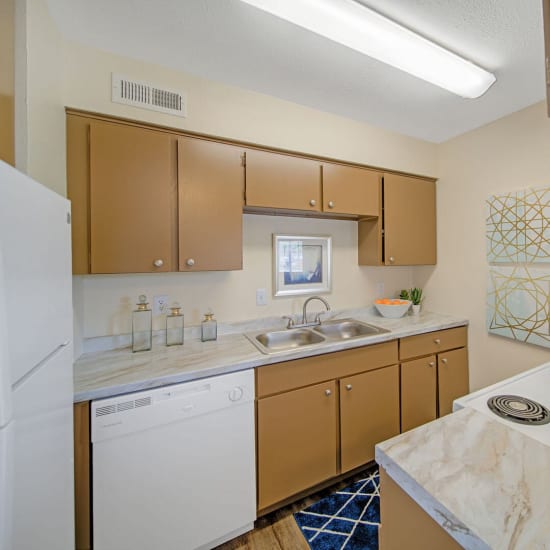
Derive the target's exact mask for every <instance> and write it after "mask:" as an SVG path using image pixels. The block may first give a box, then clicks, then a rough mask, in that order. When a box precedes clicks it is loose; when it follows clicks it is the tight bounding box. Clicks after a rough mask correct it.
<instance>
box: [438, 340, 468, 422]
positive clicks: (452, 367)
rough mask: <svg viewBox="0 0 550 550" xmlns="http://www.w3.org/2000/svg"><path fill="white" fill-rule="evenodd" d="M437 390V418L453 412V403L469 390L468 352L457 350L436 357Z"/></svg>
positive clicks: (463, 349) (464, 349)
mask: <svg viewBox="0 0 550 550" xmlns="http://www.w3.org/2000/svg"><path fill="white" fill-rule="evenodd" d="M437 376H438V388H439V416H443V415H445V414H449V413H450V412H452V411H453V401H454V400H455V399H456V398H457V397H462V396H463V395H466V394H467V393H468V392H469V390H470V384H469V378H468V351H467V349H466V348H459V349H455V350H452V351H445V352H442V353H440V354H438V356H437Z"/></svg>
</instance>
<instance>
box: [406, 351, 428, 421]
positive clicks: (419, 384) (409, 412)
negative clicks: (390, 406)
mask: <svg viewBox="0 0 550 550" xmlns="http://www.w3.org/2000/svg"><path fill="white" fill-rule="evenodd" d="M436 398H437V366H436V357H435V355H429V356H428V357H423V358H422V359H414V360H413V361H405V362H403V363H401V431H402V432H406V431H408V430H412V429H413V428H416V427H417V426H420V425H421V424H425V423H426V422H430V421H432V420H435V418H436V416H437V399H436Z"/></svg>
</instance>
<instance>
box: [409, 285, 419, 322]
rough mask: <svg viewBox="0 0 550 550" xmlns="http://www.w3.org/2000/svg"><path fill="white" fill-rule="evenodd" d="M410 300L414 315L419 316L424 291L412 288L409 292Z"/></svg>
mask: <svg viewBox="0 0 550 550" xmlns="http://www.w3.org/2000/svg"><path fill="white" fill-rule="evenodd" d="M409 299H410V300H411V302H412V310H413V315H418V314H419V313H420V303H421V302H422V289H421V288H416V287H415V288H411V289H410V290H409Z"/></svg>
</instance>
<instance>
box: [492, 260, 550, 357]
mask: <svg viewBox="0 0 550 550" xmlns="http://www.w3.org/2000/svg"><path fill="white" fill-rule="evenodd" d="M487 328H488V330H489V332H491V333H493V334H498V335H500V336H506V337H508V338H513V339H514V340H519V341H520V342H526V343H528V344H537V345H539V346H546V347H550V269H546V270H543V269H530V268H526V267H522V266H516V267H503V266H494V267H490V269H489V288H488V293H487Z"/></svg>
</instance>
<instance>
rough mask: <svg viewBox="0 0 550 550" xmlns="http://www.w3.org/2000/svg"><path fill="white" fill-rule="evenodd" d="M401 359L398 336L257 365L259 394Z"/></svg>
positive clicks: (317, 381) (355, 371)
mask: <svg viewBox="0 0 550 550" xmlns="http://www.w3.org/2000/svg"><path fill="white" fill-rule="evenodd" d="M395 363H397V340H394V341H391V342H384V343H382V344H373V345H372V346H365V347H362V348H355V349H350V350H344V351H338V352H336V353H327V354H325V355H316V356H315V357H306V358H304V359H296V360H294V361H286V362H284V363H277V364H276V365H269V366H267V367H260V368H257V369H256V396H257V397H264V396H266V395H272V394H275V393H279V392H283V391H288V390H292V389H295V388H300V387H303V386H309V385H310V384H317V383H319V382H323V381H324V380H331V379H334V378H339V377H342V376H350V375H352V374H358V373H360V372H366V371H369V370H374V369H377V368H380V367H385V366H388V365H393V364H395Z"/></svg>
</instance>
